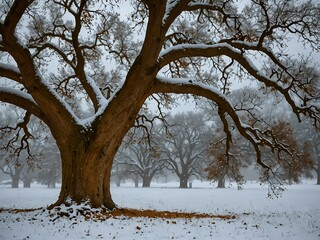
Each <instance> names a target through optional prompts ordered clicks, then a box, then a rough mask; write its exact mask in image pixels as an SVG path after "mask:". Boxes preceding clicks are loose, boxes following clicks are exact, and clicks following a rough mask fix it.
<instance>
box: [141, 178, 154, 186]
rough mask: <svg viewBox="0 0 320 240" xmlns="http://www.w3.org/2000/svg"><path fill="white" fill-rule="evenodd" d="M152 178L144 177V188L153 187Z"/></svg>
mask: <svg viewBox="0 0 320 240" xmlns="http://www.w3.org/2000/svg"><path fill="white" fill-rule="evenodd" d="M151 180H152V179H151V177H150V176H144V177H143V179H142V187H150V185H151Z"/></svg>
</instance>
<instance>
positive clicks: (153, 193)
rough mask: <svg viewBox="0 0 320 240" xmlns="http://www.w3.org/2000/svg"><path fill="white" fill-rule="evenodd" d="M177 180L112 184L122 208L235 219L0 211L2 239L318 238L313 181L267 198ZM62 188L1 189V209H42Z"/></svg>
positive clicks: (255, 191)
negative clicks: (180, 186) (66, 215)
mask: <svg viewBox="0 0 320 240" xmlns="http://www.w3.org/2000/svg"><path fill="white" fill-rule="evenodd" d="M173 186H177V183H174V184H171V185H168V184H167V185H166V187H163V186H161V185H159V184H153V187H151V188H147V189H142V188H134V187H132V186H131V185H126V186H123V187H120V188H116V187H114V188H112V194H113V198H114V200H115V202H116V203H117V204H118V205H119V206H120V207H130V208H138V209H158V210H170V211H183V212H200V213H212V214H215V215H224V214H230V215H236V218H235V219H231V220H223V219H220V218H211V219H210V218H209V219H208V218H200V219H199V218H193V219H154V218H127V217H115V218H109V219H107V220H106V221H103V222H101V221H94V220H89V221H85V220H84V218H83V217H78V218H76V219H73V220H69V219H66V218H63V219H61V218H60V219H53V218H50V217H49V216H48V215H49V213H48V212H47V211H42V210H35V211H32V212H22V213H13V212H9V211H6V210H5V211H1V212H0V239H1V240H13V239H19V240H28V239H31V240H43V239H45V240H51V239H65V240H79V239H88V240H89V239H108V240H109V239H125V240H134V239H135V240H137V239H148V240H149V239H152V240H158V239H184V240H185V239H201V240H205V239H215V240H216V239H221V240H222V239H223V240H228V239H238V240H241V239H275V240H278V239H288V240H289V239H290V240H293V239H296V240H309V239H310V240H311V239H314V240H316V239H320V204H319V201H320V186H316V185H315V184H314V183H313V182H309V183H304V184H299V185H293V186H289V187H288V188H287V191H285V192H284V193H283V195H282V197H281V198H274V199H268V198H267V192H268V191H267V187H261V186H260V185H259V184H254V183H251V184H246V185H244V188H243V189H242V190H237V189H236V186H234V187H230V188H227V189H216V188H214V187H213V186H212V185H210V184H209V183H201V182H194V183H193V186H194V188H192V189H178V188H175V187H173ZM58 194H59V189H46V188H45V187H41V186H34V187H31V188H30V189H22V188H21V189H11V188H9V187H4V186H2V187H0V208H3V209H8V208H12V209H23V208H41V207H43V208H44V207H46V206H47V205H48V204H50V203H53V202H54V201H55V200H56V199H57V197H58Z"/></svg>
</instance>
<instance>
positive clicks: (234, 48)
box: [0, 0, 320, 209]
mask: <svg viewBox="0 0 320 240" xmlns="http://www.w3.org/2000/svg"><path fill="white" fill-rule="evenodd" d="M124 6H125V7H128V6H130V8H129V9H132V11H131V13H130V14H129V15H128V16H129V17H128V18H127V19H124V18H123V17H121V16H120V12H121V11H120V10H121V8H123V7H124ZM319 9H320V6H319V3H317V1H312V0H309V1H298V0H292V1H289V0H269V1H263V0H251V1H245V2H241V1H232V0H226V1H221V0H216V1H214V0H183V1H181V0H136V1H125V0H123V1H121V0H110V1H99V0H96V1H90V0H61V1H60V0H59V1H58V0H53V1H37V0H26V1H19V0H4V1H2V7H1V10H0V60H1V62H0V76H1V78H0V84H1V86H0V101H2V102H5V103H9V104H14V105H16V106H18V107H20V108H22V109H24V110H25V114H26V116H29V115H34V116H36V117H38V118H39V119H41V120H42V121H43V122H44V123H45V124H46V125H47V126H48V127H49V129H50V131H51V133H52V135H53V137H54V138H55V140H56V142H57V145H58V147H59V150H60V153H61V158H62V190H61V194H60V196H59V200H58V201H57V203H56V204H61V203H63V202H67V201H69V200H68V199H72V201H74V202H76V203H80V202H83V201H89V202H90V204H91V205H92V206H96V207H99V206H104V207H107V208H109V209H112V208H115V207H116V205H115V204H114V203H113V201H112V198H111V195H110V186H109V181H110V171H111V166H112V161H113V158H114V156H115V154H116V152H117V149H118V148H119V146H120V144H121V142H122V140H123V137H124V136H125V134H126V132H128V130H129V129H130V128H131V127H132V126H134V125H135V123H136V125H137V126H140V127H141V126H142V125H143V122H146V121H149V120H150V121H151V120H152V119H149V118H148V117H147V116H145V115H144V114H139V111H140V109H141V108H142V107H143V106H144V103H145V101H146V100H147V99H148V98H151V99H153V100H154V101H155V102H156V103H157V104H158V107H159V109H160V108H161V106H162V105H163V104H164V105H165V104H167V103H168V101H171V100H172V99H171V95H170V94H171V93H175V94H191V95H194V96H199V97H204V98H207V99H209V100H211V101H213V102H214V103H215V104H216V105H217V109H218V115H219V117H220V119H221V121H222V123H223V130H224V132H225V134H226V141H225V143H226V148H225V149H226V153H228V151H229V148H230V143H231V142H232V129H237V130H238V131H239V133H240V134H241V136H242V137H243V138H244V139H246V140H247V141H249V142H250V143H251V145H252V146H253V148H254V151H255V155H256V159H257V162H258V163H259V164H260V165H261V166H262V167H263V168H264V169H265V170H266V171H265V176H266V178H270V177H277V175H276V172H275V171H273V169H272V167H271V166H269V165H268V164H267V163H266V162H264V161H263V159H262V157H261V153H262V151H261V148H263V147H267V148H269V149H271V150H278V149H285V148H286V145H285V144H282V143H281V142H279V141H278V140H277V138H276V135H274V134H273V132H272V129H270V128H268V124H266V125H265V128H260V126H261V124H260V123H261V121H263V120H262V119H257V118H255V117H254V115H253V114H252V115H251V118H248V119H245V118H241V117H240V116H241V115H240V114H239V113H241V112H243V111H246V112H250V111H251V110H253V109H251V108H246V106H243V108H242V107H238V106H235V105H234V104H233V103H232V101H230V100H229V98H228V93H229V91H230V87H231V85H232V84H233V83H234V82H237V81H243V80H244V79H247V80H248V81H249V82H250V83H256V84H259V86H261V87H260V91H261V92H268V91H274V92H276V93H278V94H279V95H280V96H281V97H282V98H283V99H285V101H286V102H287V103H288V106H289V107H290V108H291V110H292V111H293V112H294V113H295V115H296V117H297V118H298V119H299V120H301V119H302V118H303V117H308V118H311V119H312V120H313V122H314V125H316V126H319V116H320V115H319V97H320V92H319V73H318V72H317V68H318V65H316V64H319V63H317V62H315V61H313V60H312V57H310V56H309V55H308V56H307V57H305V56H301V55H295V54H294V53H293V52H292V50H290V42H292V41H295V42H296V43H297V44H300V46H304V47H305V48H306V50H305V51H307V50H310V51H313V54H319V50H320V46H319V42H320V41H319V40H320V39H319V38H320V34H319V27H320V22H319V19H320V17H319V15H320V11H319ZM291 49H292V48H291ZM159 117H160V118H162V117H163V115H162V114H161V112H160V114H159ZM26 119H27V118H26ZM137 123H138V124H137ZM141 123H142V124H141ZM18 124H20V125H19V126H21V127H23V126H26V124H27V121H24V122H23V123H18Z"/></svg>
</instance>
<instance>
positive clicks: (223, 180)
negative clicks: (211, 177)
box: [217, 176, 226, 188]
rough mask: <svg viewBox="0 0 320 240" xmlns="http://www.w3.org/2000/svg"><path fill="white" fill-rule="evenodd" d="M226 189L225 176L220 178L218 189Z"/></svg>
mask: <svg viewBox="0 0 320 240" xmlns="http://www.w3.org/2000/svg"><path fill="white" fill-rule="evenodd" d="M225 187H226V180H225V179H224V176H222V177H219V178H218V186H217V188H225Z"/></svg>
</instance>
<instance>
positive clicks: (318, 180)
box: [317, 161, 320, 185]
mask: <svg viewBox="0 0 320 240" xmlns="http://www.w3.org/2000/svg"><path fill="white" fill-rule="evenodd" d="M317 185H320V161H318V168H317Z"/></svg>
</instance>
